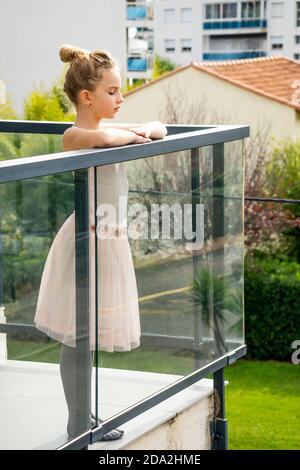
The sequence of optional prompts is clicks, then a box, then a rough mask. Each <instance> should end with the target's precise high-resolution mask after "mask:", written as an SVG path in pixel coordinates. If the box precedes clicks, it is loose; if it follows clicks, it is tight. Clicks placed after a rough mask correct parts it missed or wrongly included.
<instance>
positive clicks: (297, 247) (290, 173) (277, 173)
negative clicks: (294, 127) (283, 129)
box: [267, 140, 300, 263]
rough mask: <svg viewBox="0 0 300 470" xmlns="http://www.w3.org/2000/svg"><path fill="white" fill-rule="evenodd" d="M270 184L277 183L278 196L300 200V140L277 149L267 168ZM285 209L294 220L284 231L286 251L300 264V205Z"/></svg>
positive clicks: (285, 206) (289, 141) (283, 144)
mask: <svg viewBox="0 0 300 470" xmlns="http://www.w3.org/2000/svg"><path fill="white" fill-rule="evenodd" d="M267 173H268V178H269V181H270V182H273V181H276V182H277V194H275V195H274V196H277V197H282V198H286V199H300V140H296V141H292V140H282V141H281V142H280V143H279V144H278V145H277V146H276V147H275V148H274V153H273V158H272V161H271V163H270V164H269V165H268V168H267ZM283 209H284V210H285V211H286V213H287V214H288V215H289V216H290V217H289V218H292V219H293V220H294V224H293V226H292V227H289V228H288V229H286V230H284V235H285V242H286V243H285V250H286V252H287V254H288V255H289V256H290V257H291V258H292V259H296V260H297V261H298V263H299V262H300V204H284V205H283Z"/></svg>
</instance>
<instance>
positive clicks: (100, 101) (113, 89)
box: [89, 67, 124, 119]
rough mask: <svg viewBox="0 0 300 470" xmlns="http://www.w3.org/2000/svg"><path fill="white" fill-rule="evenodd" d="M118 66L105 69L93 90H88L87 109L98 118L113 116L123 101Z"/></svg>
mask: <svg viewBox="0 0 300 470" xmlns="http://www.w3.org/2000/svg"><path fill="white" fill-rule="evenodd" d="M120 88H121V76H120V72H119V69H118V67H114V68H112V69H109V70H105V71H104V73H103V75H102V79H101V80H100V82H99V83H98V84H97V86H96V88H95V90H94V91H93V92H90V101H89V109H90V110H91V111H93V112H94V113H95V114H97V116H99V118H107V119H111V118H114V117H115V116H116V114H117V112H118V110H119V108H120V107H121V104H122V103H123V101H124V98H123V96H122V95H121V90H120Z"/></svg>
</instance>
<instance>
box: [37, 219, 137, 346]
mask: <svg viewBox="0 0 300 470" xmlns="http://www.w3.org/2000/svg"><path fill="white" fill-rule="evenodd" d="M97 233H98V236H97V247H98V266H97V272H98V308H97V309H95V232H91V233H90V245H89V253H90V275H89V282H90V297H89V324H90V345H91V349H95V343H96V340H95V337H96V313H95V312H96V311H97V312H98V313H97V315H98V331H97V334H98V347H99V349H100V350H103V351H108V352H113V351H130V350H132V349H134V348H137V347H138V346H139V345H140V336H141V328H140V318H139V306H138V292H137V286H136V278H135V272H134V266H133V261H132V254H131V249H130V245H129V241H128V237H127V227H126V225H123V226H117V227H113V226H108V225H103V226H101V225H99V226H98V227H97ZM74 234H75V214H74V213H73V214H72V215H71V216H70V217H69V218H68V219H67V220H66V221H65V223H64V224H63V225H62V227H61V228H60V230H59V231H58V233H57V235H56V237H55V239H54V241H53V243H52V246H51V248H50V251H49V254H48V257H47V260H46V263H45V267H44V271H43V275H42V279H41V285H40V291H39V297H38V302H37V308H36V313H35V318H34V321H35V324H36V327H37V328H38V329H39V330H41V331H43V332H45V333H46V334H47V335H48V336H50V337H52V338H54V339H56V340H58V341H60V342H62V343H64V344H66V345H67V346H72V347H75V346H76V328H75V319H76V297H75V236H74Z"/></svg>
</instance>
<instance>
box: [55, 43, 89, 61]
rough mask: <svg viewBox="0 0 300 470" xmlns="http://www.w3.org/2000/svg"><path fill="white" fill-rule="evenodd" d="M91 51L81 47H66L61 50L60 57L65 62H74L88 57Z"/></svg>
mask: <svg viewBox="0 0 300 470" xmlns="http://www.w3.org/2000/svg"><path fill="white" fill-rule="evenodd" d="M88 54H89V51H86V50H85V49H81V48H80V47H76V46H70V45H68V44H67V45H64V46H62V47H61V48H60V49H59V56H60V58H61V60H62V61H63V62H72V61H73V60H76V59H80V58H81V57H83V56H87V55H88Z"/></svg>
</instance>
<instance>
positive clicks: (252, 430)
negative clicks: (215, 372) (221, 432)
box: [225, 360, 300, 450]
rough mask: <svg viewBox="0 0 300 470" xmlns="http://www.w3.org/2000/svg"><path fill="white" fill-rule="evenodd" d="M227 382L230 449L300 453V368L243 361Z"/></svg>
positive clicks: (228, 372)
mask: <svg viewBox="0 0 300 470" xmlns="http://www.w3.org/2000/svg"><path fill="white" fill-rule="evenodd" d="M225 378H226V379H227V380H229V385H228V387H227V390H226V407H227V419H228V428H229V437H228V439H229V448H230V449H232V450H236V449H251V450H252V449H259V450H267V449H270V450H271V449H272V450H273V449H277V450H280V449H284V450H285V449H286V450H292V449H294V450H295V449H300V426H299V423H300V380H299V379H300V366H296V365H293V364H290V363H286V362H278V361H247V360H240V361H237V362H236V363H235V364H233V365H232V366H230V367H228V368H226V369H225Z"/></svg>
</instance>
